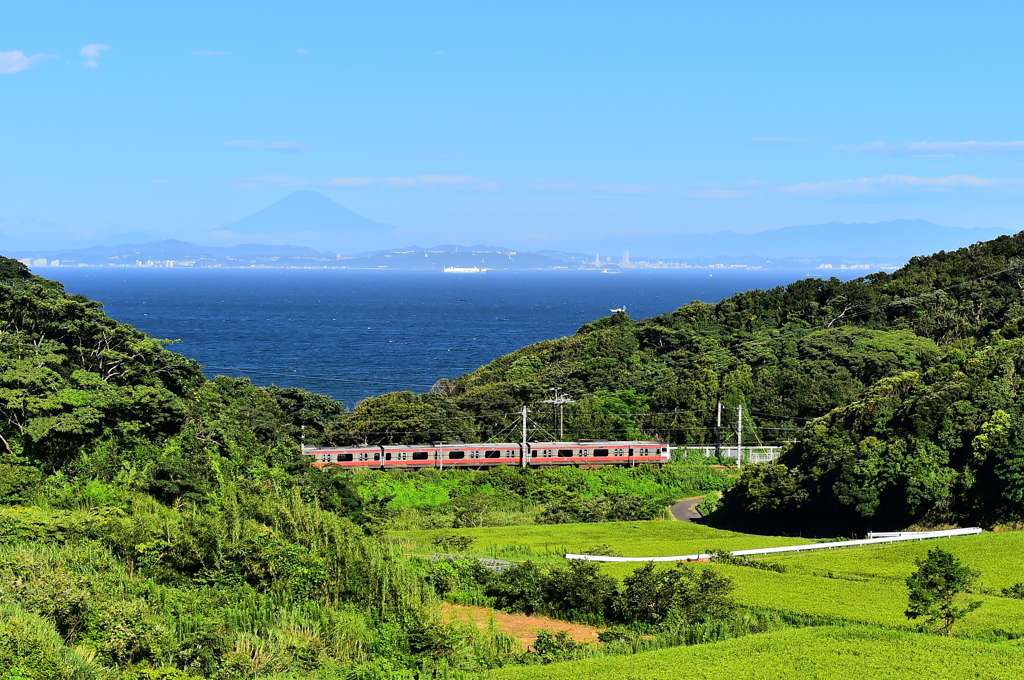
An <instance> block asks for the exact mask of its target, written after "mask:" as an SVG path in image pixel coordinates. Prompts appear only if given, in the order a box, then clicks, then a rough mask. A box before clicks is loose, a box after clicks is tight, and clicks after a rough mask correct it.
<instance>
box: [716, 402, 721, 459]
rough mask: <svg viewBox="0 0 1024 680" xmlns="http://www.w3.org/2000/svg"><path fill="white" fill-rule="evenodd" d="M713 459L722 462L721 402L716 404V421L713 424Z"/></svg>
mask: <svg viewBox="0 0 1024 680" xmlns="http://www.w3.org/2000/svg"><path fill="white" fill-rule="evenodd" d="M715 458H717V459H718V462H719V463H721V462H722V402H718V421H717V423H716V424H715Z"/></svg>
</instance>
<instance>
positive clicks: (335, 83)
mask: <svg viewBox="0 0 1024 680" xmlns="http://www.w3.org/2000/svg"><path fill="white" fill-rule="evenodd" d="M127 9H128V6H126V5H124V4H123V3H112V2H102V1H101V2H99V3H91V4H86V5H74V4H62V5H61V7H60V11H59V12H54V8H53V7H52V6H44V5H33V4H31V3H21V4H18V5H14V6H12V7H10V8H6V11H5V17H4V22H3V25H2V26H0V92H2V93H3V98H4V101H5V103H6V104H7V107H6V108H7V110H8V112H9V115H8V118H7V124H6V125H5V128H4V131H3V132H2V133H0V233H2V234H5V235H6V236H7V237H10V238H11V239H15V240H22V241H24V240H26V239H33V240H35V241H46V242H48V243H52V245H53V247H55V248H57V247H67V246H70V245H73V244H76V243H79V244H84V243H94V242H101V241H103V240H104V239H115V240H116V239H117V238H118V237H119V236H120V235H146V236H149V237H152V238H154V239H158V238H175V239H183V240H190V241H194V242H203V243H209V244H211V245H216V244H218V243H224V244H226V243H228V239H227V238H226V237H224V236H223V234H218V232H217V231H216V230H217V229H218V228H220V227H223V226H224V225H228V224H231V223H233V222H236V221H238V220H242V219H243V218H246V217H247V216H249V215H252V214H253V213H255V212H257V211H258V210H261V209H262V208H264V207H266V206H268V205H270V204H272V203H274V202H275V201H277V200H280V199H281V198H284V197H286V196H287V195H289V194H290V193H291V192H293V191H294V190H296V189H313V190H316V191H319V192H321V193H323V194H324V195H326V196H328V197H329V198H331V199H333V200H335V201H337V202H338V203H340V204H342V205H344V206H345V207H346V208H349V209H351V210H352V211H354V212H356V213H358V214H360V215H363V216H365V217H366V218H369V219H370V220H373V221H376V222H382V223H385V224H388V225H395V226H396V227H397V228H398V229H399V235H400V236H401V238H399V239H398V240H397V241H396V243H395V244H394V245H395V246H398V245H402V244H407V243H421V244H429V243H500V244H502V245H505V246H508V247H518V248H524V249H525V248H534V249H538V248H543V247H545V244H548V245H557V246H558V247H565V246H566V244H568V243H573V244H575V248H576V249H578V250H580V251H584V252H587V251H589V252H593V251H595V250H596V247H597V245H598V243H599V242H600V243H607V242H610V241H614V240H615V239H621V238H622V237H626V236H637V237H640V238H644V239H649V238H655V237H659V236H665V235H671V234H698V233H711V232H718V231H736V232H741V233H754V232H760V231H764V230H769V229H778V228H781V227H787V226H792V225H807V224H822V223H826V222H832V221H839V222H850V223H852V222H882V221H888V220H897V219H906V220H915V219H924V220H928V221H930V222H933V223H935V224H940V225H945V226H951V227H985V228H995V229H999V230H1002V231H1006V232H1010V231H1017V230H1018V229H1020V228H1021V227H1020V225H1019V222H1020V220H1019V215H1020V213H1021V208H1022V207H1024V141H1022V137H1024V133H1022V132H1021V129H1020V124H1019V115H1018V112H1019V110H1020V100H1021V98H1022V96H1024V95H1022V93H1021V88H1020V87H1019V86H1018V84H1017V82H1016V81H1015V80H1013V78H1014V77H1015V76H1013V73H1015V72H1016V70H1017V67H1015V66H1014V65H1015V64H1018V63H1021V59H1020V57H1021V56H1022V52H1024V45H1022V44H1021V42H1020V41H1019V40H1018V39H1017V36H1016V26H1018V25H1019V24H1020V22H1021V20H1022V19H1024V8H1022V7H1021V6H1020V5H1019V4H1017V3H1010V2H995V3H990V4H988V5H986V6H985V9H984V11H980V10H978V11H972V10H970V9H969V8H966V7H962V6H957V5H932V6H928V7H927V8H924V7H923V6H922V5H920V4H917V3H906V4H897V5H893V4H892V3H882V2H865V3H858V4H857V5H856V6H838V5H835V4H828V3H812V2H793V3H785V4H783V5H778V4H774V5H772V4H760V5H759V4H755V3H746V4H739V5H721V4H718V5H716V4H713V3H712V4H709V3H696V2H682V3H679V2H675V3H669V2H656V3H648V4H644V5H641V6H629V7H626V6H623V5H621V4H619V3H616V4H612V3H602V2H598V3H593V2H591V3H582V2H566V3H556V4H550V3H543V4H542V3H539V2H525V3H516V4H515V5H494V4H479V3H465V2H441V3H431V4H430V5H429V6H427V5H423V4H421V3H412V2H391V3H370V4H367V3H360V4H357V3H334V4H331V3H322V2H316V3H314V2H302V1H297V2H294V3H289V4H288V6H287V7H284V6H280V5H276V4H270V3H244V4H243V3H239V2H226V3H215V4H213V5H210V4H209V3H203V4H200V3H198V2H195V1H193V0H186V1H184V2H181V3H177V4H175V5H174V6H173V8H168V7H164V6H157V5H140V6H138V7H134V6H133V7H132V8H131V11H126V10H127ZM200 17H201V20H199V18H200ZM211 230H213V231H211ZM218 239H220V240H218ZM0 241H2V238H0ZM602 247H603V246H602ZM621 250H622V249H621V248H620V249H617V250H616V251H615V252H614V253H613V255H614V256H615V257H616V258H618V254H619V253H621Z"/></svg>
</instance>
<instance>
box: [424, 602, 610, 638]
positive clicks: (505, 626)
mask: <svg viewBox="0 0 1024 680" xmlns="http://www.w3.org/2000/svg"><path fill="white" fill-rule="evenodd" d="M444 614H445V618H447V619H448V620H452V619H458V620H460V621H472V622H473V623H475V624H476V626H477V628H480V629H484V628H486V627H487V624H488V623H489V622H490V620H491V617H492V616H493V617H494V622H495V623H496V624H497V626H498V630H500V631H501V632H503V633H507V634H508V635H511V636H512V637H514V638H516V639H517V640H519V641H520V642H521V643H522V644H523V647H529V646H530V645H532V644H533V641H534V640H535V639H536V638H537V632H538V631H541V630H549V631H551V632H552V633H554V632H557V631H560V630H565V631H568V632H569V637H571V638H572V639H573V640H577V641H579V642H591V643H597V633H598V629H597V628H594V627H593V626H585V625H583V624H582V623H568V622H566V621H558V620H557V619H549V618H548V617H546V616H527V615H526V614H506V613H505V612H500V611H498V610H496V609H488V608H487V607H468V606H466V605H461V604H448V603H447V602H446V603H445V604H444Z"/></svg>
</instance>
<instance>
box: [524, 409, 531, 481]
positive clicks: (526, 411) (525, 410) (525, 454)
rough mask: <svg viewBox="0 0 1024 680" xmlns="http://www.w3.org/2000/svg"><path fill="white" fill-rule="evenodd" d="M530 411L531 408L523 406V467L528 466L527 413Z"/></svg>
mask: <svg viewBox="0 0 1024 680" xmlns="http://www.w3.org/2000/svg"><path fill="white" fill-rule="evenodd" d="M529 412H530V409H528V408H526V407H525V406H524V407H523V467H526V456H527V453H528V452H527V450H526V414H527V413H529Z"/></svg>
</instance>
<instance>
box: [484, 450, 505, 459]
mask: <svg viewBox="0 0 1024 680" xmlns="http://www.w3.org/2000/svg"><path fill="white" fill-rule="evenodd" d="M484 458H501V451H484Z"/></svg>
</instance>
